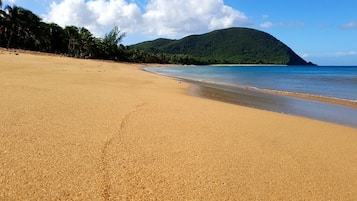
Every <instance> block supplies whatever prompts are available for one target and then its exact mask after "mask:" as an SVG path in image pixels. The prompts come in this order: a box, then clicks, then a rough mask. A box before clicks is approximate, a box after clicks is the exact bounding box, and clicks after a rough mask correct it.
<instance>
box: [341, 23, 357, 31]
mask: <svg viewBox="0 0 357 201" xmlns="http://www.w3.org/2000/svg"><path fill="white" fill-rule="evenodd" d="M340 28H341V29H357V22H348V23H345V24H342V25H341V26H340Z"/></svg>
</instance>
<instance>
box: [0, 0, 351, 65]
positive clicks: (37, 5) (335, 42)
mask: <svg viewBox="0 0 357 201" xmlns="http://www.w3.org/2000/svg"><path fill="white" fill-rule="evenodd" d="M3 3H4V4H5V5H6V4H10V5H12V4H13V3H15V4H16V5H17V6H22V7H24V8H27V9H29V10H31V11H33V12H34V13H36V14H37V15H39V16H40V17H41V18H43V20H44V21H46V22H55V23H57V24H59V25H61V26H65V25H76V26H84V27H86V28H88V29H89V30H91V32H92V33H94V34H95V35H96V36H98V37H102V36H103V35H104V34H105V33H107V32H108V31H109V30H110V29H111V28H112V27H114V26H116V25H117V26H119V27H120V28H121V30H122V31H123V32H126V33H127V36H126V37H125V38H124V40H123V43H124V44H125V45H129V44H133V43H138V42H142V41H145V40H152V39H156V38H158V37H164V38H172V39H179V38H181V37H183V36H187V35H189V34H200V33H206V32H209V31H211V30H214V29H220V28H227V27H233V26H243V27H250V28H255V29H259V30H262V31H265V32H267V33H270V34H272V35H273V36H275V37H276V38H278V39H279V40H281V41H282V42H284V43H285V44H287V45H288V46H289V47H291V48H292V49H293V50H294V51H295V52H296V53H297V54H299V55H300V56H302V57H303V58H304V59H306V60H308V61H312V62H314V63H317V64H319V65H357V37H356V36H357V12H356V9H357V1H356V0H344V1H341V0H339V1H337V0H299V1H298V0H289V1H286V0H285V1H283V0H270V1H265V0H225V1H223V0H201V1H196V0H3Z"/></svg>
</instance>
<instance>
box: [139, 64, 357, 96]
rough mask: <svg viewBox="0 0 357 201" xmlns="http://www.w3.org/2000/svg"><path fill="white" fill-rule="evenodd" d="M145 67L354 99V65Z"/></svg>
mask: <svg viewBox="0 0 357 201" xmlns="http://www.w3.org/2000/svg"><path fill="white" fill-rule="evenodd" d="M145 69H146V70H148V71H150V72H154V73H157V74H161V75H166V76H172V77H177V78H184V79H189V80H195V81H202V82H213V83H217V84H222V85H233V86H240V87H253V88H258V89H269V90H278V91H288V92H296V93H303V94H311V95H319V96H326V97H332V98H338V99H345V100H351V101H357V66H353V67H343V66H334V67H330V66H329V67H323V66H320V67H311V66H308V67H306V66H293V67H292V66H266V67H265V66H264V67H263V66H256V67H254V66H247V67H241V66H239V67H237V66H199V67H159V68H157V67H148V68H145Z"/></svg>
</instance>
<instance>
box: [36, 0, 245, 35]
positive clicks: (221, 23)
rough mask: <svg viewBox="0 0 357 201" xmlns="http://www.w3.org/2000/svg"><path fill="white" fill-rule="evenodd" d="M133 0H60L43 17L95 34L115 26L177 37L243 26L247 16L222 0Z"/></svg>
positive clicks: (133, 30)
mask: <svg viewBox="0 0 357 201" xmlns="http://www.w3.org/2000/svg"><path fill="white" fill-rule="evenodd" d="M138 4H141V3H139V2H137V1H133V0H130V1H129V0H89V1H85V0H60V1H57V3H56V2H55V1H53V2H52V4H51V6H50V9H49V12H48V13H47V14H46V15H44V16H43V18H44V20H45V21H46V22H55V23H57V24H59V25H61V26H66V25H75V26H80V27H82V26H83V27H86V28H88V29H89V30H90V31H91V32H92V33H94V34H95V35H97V36H102V35H103V34H104V33H106V32H108V29H110V28H112V27H114V26H119V27H120V28H121V30H123V31H125V32H128V33H135V32H136V33H146V34H150V35H154V36H165V37H181V36H184V35H187V34H192V33H198V32H205V31H208V30H213V29H219V28H227V27H231V26H244V25H248V24H249V23H250V21H249V19H248V17H247V16H246V15H245V14H244V13H242V12H240V11H238V10H235V9H233V8H232V7H229V6H226V5H225V4H224V2H223V0H204V1H193V0H150V1H148V3H147V4H146V5H145V6H140V7H141V8H142V10H141V9H140V7H139V5H138Z"/></svg>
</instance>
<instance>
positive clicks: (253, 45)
mask: <svg viewBox="0 0 357 201" xmlns="http://www.w3.org/2000/svg"><path fill="white" fill-rule="evenodd" d="M131 48H136V49H139V50H142V51H144V52H150V53H153V54H173V55H187V57H190V58H191V60H192V61H196V62H199V63H210V64H283V65H308V64H309V63H307V62H306V61H304V60H303V59H302V58H301V57H299V56H298V55H297V54H295V53H294V52H293V51H292V50H291V49H290V48H289V47H288V46H286V45H285V44H284V43H282V42H280V41H279V40H277V39H276V38H274V37H273V36H271V35H269V34H267V33H264V32H261V31H258V30H254V29H249V28H229V29H223V30H216V31H212V32H210V33H207V34H203V35H192V36H187V37H185V38H183V39H180V40H168V39H157V40H154V41H148V42H143V43H139V44H136V45H133V46H131Z"/></svg>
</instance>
